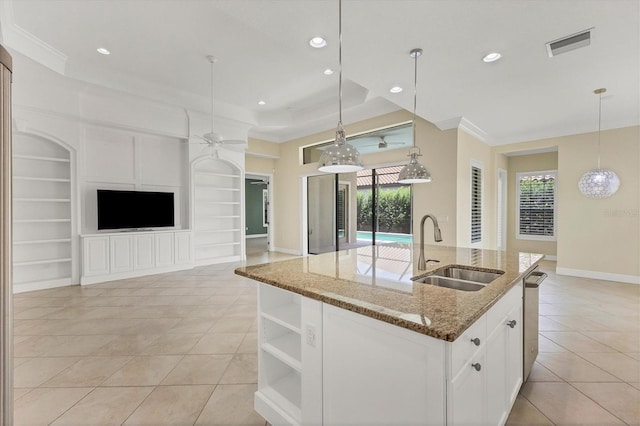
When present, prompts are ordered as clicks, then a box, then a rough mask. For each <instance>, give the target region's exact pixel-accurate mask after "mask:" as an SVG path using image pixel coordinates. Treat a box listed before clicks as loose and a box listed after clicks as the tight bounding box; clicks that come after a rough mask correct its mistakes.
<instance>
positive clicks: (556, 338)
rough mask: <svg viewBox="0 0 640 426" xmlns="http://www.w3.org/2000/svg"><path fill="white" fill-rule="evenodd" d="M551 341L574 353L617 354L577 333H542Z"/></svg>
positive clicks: (608, 347)
mask: <svg viewBox="0 0 640 426" xmlns="http://www.w3.org/2000/svg"><path fill="white" fill-rule="evenodd" d="M540 334H541V335H543V336H544V337H546V338H548V339H549V340H551V341H553V342H554V343H557V344H558V345H560V346H562V347H563V348H566V349H568V350H570V351H572V352H616V350H615V349H613V348H612V347H611V346H607V345H603V344H602V343H599V342H597V341H595V340H593V339H591V338H589V337H587V336H585V335H583V334H582V333H579V332H577V331H545V332H542V333H540Z"/></svg>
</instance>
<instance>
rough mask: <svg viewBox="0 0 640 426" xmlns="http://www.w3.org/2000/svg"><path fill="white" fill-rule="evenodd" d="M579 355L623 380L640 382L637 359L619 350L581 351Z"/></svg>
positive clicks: (639, 367) (639, 362) (639, 366)
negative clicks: (604, 351) (611, 351)
mask: <svg viewBox="0 0 640 426" xmlns="http://www.w3.org/2000/svg"><path fill="white" fill-rule="evenodd" d="M579 355H580V356H581V357H582V358H585V359H586V360H587V361H589V362H591V363H592V364H595V365H597V366H598V367H600V368H601V369H603V370H604V371H606V372H608V373H611V374H613V375H614V376H616V377H618V378H619V379H621V380H624V381H625V382H640V361H638V360H637V359H633V358H631V357H629V356H627V355H625V354H621V353H619V352H617V353H585V354H582V353H581V354H579ZM576 381H580V380H576Z"/></svg>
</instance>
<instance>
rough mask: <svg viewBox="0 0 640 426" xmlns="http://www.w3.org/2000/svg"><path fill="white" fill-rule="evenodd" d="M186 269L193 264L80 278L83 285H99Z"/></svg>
mask: <svg viewBox="0 0 640 426" xmlns="http://www.w3.org/2000/svg"><path fill="white" fill-rule="evenodd" d="M185 269H193V263H184V264H182V265H172V266H167V267H163V268H149V269H139V270H137V271H127V272H118V273H115V274H105V275H95V276H82V277H80V284H81V285H89V284H98V283H104V282H107V281H116V280H124V279H128V278H137V277H144V276H147V275H157V274H164V273H167V272H176V271H184V270H185Z"/></svg>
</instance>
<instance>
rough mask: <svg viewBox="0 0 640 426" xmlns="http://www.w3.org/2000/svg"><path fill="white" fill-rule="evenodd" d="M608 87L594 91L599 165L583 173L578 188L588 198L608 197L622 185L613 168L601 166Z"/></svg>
mask: <svg viewBox="0 0 640 426" xmlns="http://www.w3.org/2000/svg"><path fill="white" fill-rule="evenodd" d="M606 91H607V89H604V88H603V89H596V90H594V91H593V93H595V94H596V95H598V96H599V99H600V100H599V106H598V165H597V167H596V168H595V169H592V170H589V171H588V172H587V173H585V174H584V175H582V177H581V178H580V181H579V182H578V188H580V192H582V195H584V196H585V197H588V198H608V197H611V196H612V195H613V194H615V193H616V191H617V190H618V188H619V187H620V179H619V178H618V175H616V174H615V172H614V171H612V170H607V169H601V168H600V133H601V131H602V126H601V124H602V94H603V93H605V92H606Z"/></svg>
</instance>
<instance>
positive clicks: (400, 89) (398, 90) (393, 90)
mask: <svg viewBox="0 0 640 426" xmlns="http://www.w3.org/2000/svg"><path fill="white" fill-rule="evenodd" d="M389 91H390V92H391V93H400V92H402V87H400V86H393V87H392V88H391V89H389Z"/></svg>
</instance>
